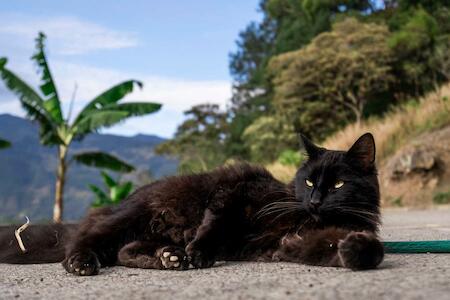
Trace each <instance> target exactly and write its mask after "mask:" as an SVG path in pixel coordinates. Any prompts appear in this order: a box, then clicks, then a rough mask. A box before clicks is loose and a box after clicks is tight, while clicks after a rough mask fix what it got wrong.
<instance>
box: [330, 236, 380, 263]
mask: <svg viewBox="0 0 450 300" xmlns="http://www.w3.org/2000/svg"><path fill="white" fill-rule="evenodd" d="M338 254H339V258H340V260H341V264H342V265H343V266H344V267H346V268H350V269H353V270H367V269H375V268H376V267H377V266H378V265H379V264H380V263H381V262H382V260H383V257H384V248H383V245H382V244H381V242H380V241H379V240H378V238H377V237H376V236H375V235H374V234H372V233H369V232H351V233H349V234H348V235H347V236H346V237H345V239H344V240H341V241H340V242H339V244H338Z"/></svg>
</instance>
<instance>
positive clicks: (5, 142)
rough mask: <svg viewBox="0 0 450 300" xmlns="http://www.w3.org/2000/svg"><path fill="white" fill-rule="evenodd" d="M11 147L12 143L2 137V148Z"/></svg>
mask: <svg viewBox="0 0 450 300" xmlns="http://www.w3.org/2000/svg"><path fill="white" fill-rule="evenodd" d="M9 147H11V143H10V142H8V141H7V140H2V139H0V149H5V148H9Z"/></svg>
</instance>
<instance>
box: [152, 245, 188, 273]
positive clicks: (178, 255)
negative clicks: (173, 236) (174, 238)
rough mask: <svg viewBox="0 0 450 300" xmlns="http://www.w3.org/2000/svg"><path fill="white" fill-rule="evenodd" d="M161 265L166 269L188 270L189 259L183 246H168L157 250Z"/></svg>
mask: <svg viewBox="0 0 450 300" xmlns="http://www.w3.org/2000/svg"><path fill="white" fill-rule="evenodd" d="M157 255H158V257H159V259H160V260H161V266H162V268H163V269H166V270H187V269H188V268H189V260H188V256H187V255H186V252H185V251H184V249H183V248H180V247H172V246H167V247H163V248H160V249H159V250H158V252H157Z"/></svg>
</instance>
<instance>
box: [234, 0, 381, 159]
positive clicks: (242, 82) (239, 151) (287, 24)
mask: <svg viewBox="0 0 450 300" xmlns="http://www.w3.org/2000/svg"><path fill="white" fill-rule="evenodd" d="M374 3H376V1H371V0H342V1H336V0H321V1H316V0H262V1H261V2H260V4H259V10H260V12H261V13H262V15H263V17H262V20H261V21H260V22H252V23H250V24H249V25H248V26H247V27H246V28H245V30H243V31H242V32H241V33H240V34H239V38H238V40H237V41H236V44H237V50H236V51H235V52H233V53H231V54H230V56H229V57H230V73H231V75H232V77H233V96H232V108H231V114H230V122H229V123H230V124H229V128H230V134H231V136H230V141H229V143H228V145H229V146H230V147H231V149H232V152H231V155H233V156H235V157H239V158H245V159H248V158H249V152H250V149H248V148H247V147H245V146H243V145H245V139H244V137H243V134H244V132H245V130H246V128H247V127H248V126H251V124H253V123H254V122H256V120H257V119H259V118H260V117H264V116H270V115H272V114H273V109H274V108H273V105H272V104H273V101H272V99H273V96H274V95H273V93H274V92H273V88H274V87H273V84H272V82H273V81H272V78H271V73H270V71H268V68H267V67H268V63H269V61H270V59H271V58H272V57H273V56H275V55H279V54H282V53H286V52H289V51H293V50H298V49H300V48H301V47H304V46H305V45H307V44H308V43H309V42H310V41H311V40H312V39H313V38H314V37H315V36H317V35H318V34H320V33H322V32H324V31H328V30H330V28H331V24H332V22H333V21H335V20H336V19H337V18H342V17H344V16H347V15H357V16H360V17H361V18H362V17H363V16H367V15H368V14H370V13H371V12H373V11H374V10H375V6H376V5H374Z"/></svg>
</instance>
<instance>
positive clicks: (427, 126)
mask: <svg viewBox="0 0 450 300" xmlns="http://www.w3.org/2000/svg"><path fill="white" fill-rule="evenodd" d="M449 98H450V85H446V86H444V87H442V88H441V90H440V91H439V92H433V93H430V94H429V95H428V96H427V97H425V98H423V99H420V101H418V102H413V103H409V104H406V105H403V106H401V107H398V108H396V109H394V110H392V111H391V112H389V113H387V114H386V115H385V116H384V117H383V118H374V119H370V120H368V121H366V122H365V123H363V124H361V125H360V126H358V125H357V124H350V125H348V126H347V127H346V128H344V129H343V130H341V131H339V132H337V133H336V134H334V135H333V136H331V137H329V138H328V139H326V141H325V142H324V143H323V146H324V147H325V148H328V149H336V150H346V149H348V148H349V147H350V146H351V145H352V144H353V143H354V142H355V140H356V139H357V138H358V137H359V136H361V135H362V134H364V133H365V132H371V133H372V134H373V135H374V137H375V141H376V144H377V160H378V161H379V162H380V161H382V160H383V159H385V158H386V157H388V156H390V155H392V154H394V153H395V151H396V150H397V149H398V148H400V147H401V146H402V145H403V144H404V143H405V142H407V141H409V140H410V139H412V138H414V137H415V136H417V135H419V134H421V133H423V132H425V131H430V130H434V129H437V128H442V127H443V126H446V125H449V124H450V103H448V102H450V100H444V99H449Z"/></svg>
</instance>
